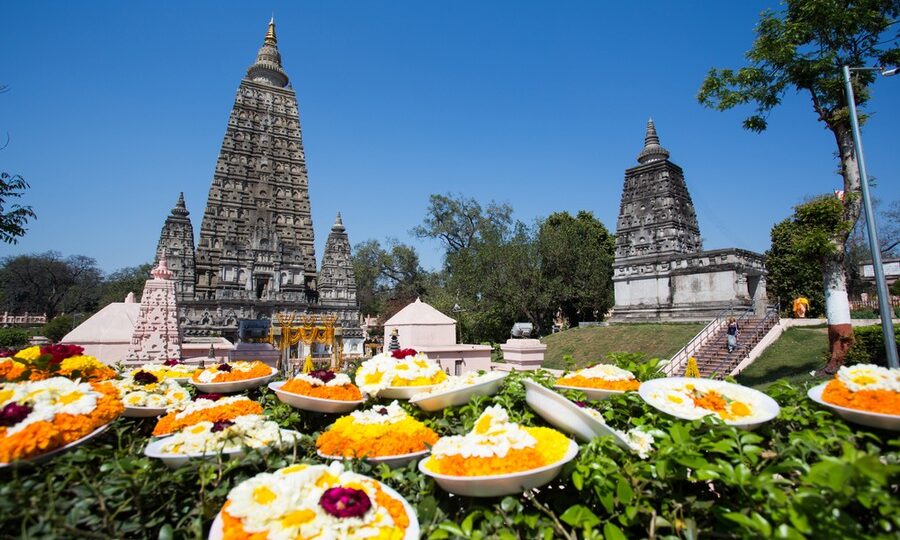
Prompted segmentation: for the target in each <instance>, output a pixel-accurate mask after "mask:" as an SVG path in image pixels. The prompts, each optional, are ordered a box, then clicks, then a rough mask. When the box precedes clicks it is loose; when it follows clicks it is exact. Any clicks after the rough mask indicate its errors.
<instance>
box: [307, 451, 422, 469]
mask: <svg viewBox="0 0 900 540" xmlns="http://www.w3.org/2000/svg"><path fill="white" fill-rule="evenodd" d="M316 454H317V455H318V456H319V457H320V458H322V459H327V460H331V461H343V460H348V459H352V458H345V457H343V456H329V455H326V454H323V453H322V452H319V451H318V450H316ZM427 454H428V450H422V451H421V452H413V453H411V454H400V455H397V456H377V457H364V458H362V459H363V461H367V462H369V463H371V464H373V465H379V464H381V463H384V464H385V465H387V466H388V467H390V468H392V469H398V468H400V467H405V466H406V464H407V463H409V462H411V461H418V460H419V459H421V458H423V457H425V456H426V455H427Z"/></svg>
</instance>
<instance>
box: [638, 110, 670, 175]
mask: <svg viewBox="0 0 900 540" xmlns="http://www.w3.org/2000/svg"><path fill="white" fill-rule="evenodd" d="M666 159H669V151H668V150H666V149H665V148H663V147H662V146H661V145H660V144H659V135H657V134H656V126H655V125H654V124H653V119H652V118H651V119H649V120H648V121H647V133H646V135H644V148H643V149H642V150H641V153H640V154H638V157H637V160H638V163H640V164H641V165H643V164H645V163H652V162H654V161H663V160H666Z"/></svg>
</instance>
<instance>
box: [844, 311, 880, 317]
mask: <svg viewBox="0 0 900 540" xmlns="http://www.w3.org/2000/svg"><path fill="white" fill-rule="evenodd" d="M880 317H881V315H879V314H878V313H876V312H874V311H872V310H871V309H857V310H855V311H851V312H850V318H851V319H878V318H880Z"/></svg>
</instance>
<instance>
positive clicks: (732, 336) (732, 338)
mask: <svg viewBox="0 0 900 540" xmlns="http://www.w3.org/2000/svg"><path fill="white" fill-rule="evenodd" d="M737 334H738V325H737V321H736V320H735V319H734V317H728V330H726V331H725V338H726V339H727V340H728V345H727V348H728V352H733V351H734V350H735V349H737Z"/></svg>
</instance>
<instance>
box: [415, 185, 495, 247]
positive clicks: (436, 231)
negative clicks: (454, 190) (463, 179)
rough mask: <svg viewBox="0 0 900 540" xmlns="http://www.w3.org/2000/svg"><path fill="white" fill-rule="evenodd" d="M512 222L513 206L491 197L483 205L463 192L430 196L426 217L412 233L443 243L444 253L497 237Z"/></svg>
mask: <svg viewBox="0 0 900 540" xmlns="http://www.w3.org/2000/svg"><path fill="white" fill-rule="evenodd" d="M511 226H512V207H511V206H509V205H508V204H505V203H504V204H501V203H497V202H494V201H491V202H490V204H488V205H487V207H486V208H482V207H481V204H480V203H479V202H478V201H476V200H475V199H472V198H466V197H463V196H462V195H453V194H450V193H448V194H446V195H438V194H434V195H432V196H431V199H430V203H429V205H428V210H427V211H426V215H425V220H424V222H423V223H422V225H419V226H418V227H415V228H414V229H413V230H412V233H413V234H414V235H416V236H418V237H419V238H432V239H437V240H440V241H441V243H443V244H444V247H445V249H446V250H447V253H454V252H456V251H461V250H465V249H468V248H470V247H472V245H473V244H474V243H475V242H477V241H483V240H488V239H490V238H497V237H499V236H502V235H503V234H505V233H507V232H508V231H509V230H510V227H511Z"/></svg>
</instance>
